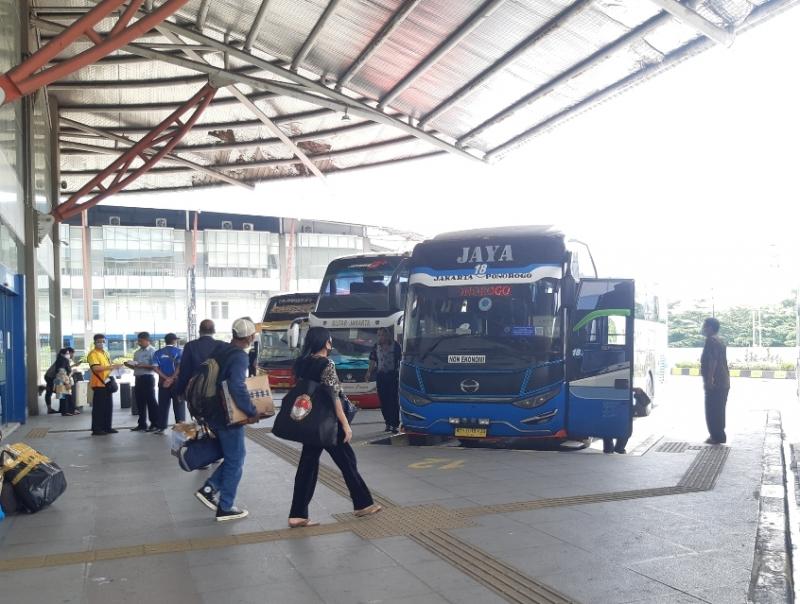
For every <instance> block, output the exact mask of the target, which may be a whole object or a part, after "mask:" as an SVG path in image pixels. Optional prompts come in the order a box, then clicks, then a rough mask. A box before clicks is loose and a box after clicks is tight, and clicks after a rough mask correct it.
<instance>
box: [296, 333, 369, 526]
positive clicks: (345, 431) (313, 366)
mask: <svg viewBox="0 0 800 604" xmlns="http://www.w3.org/2000/svg"><path fill="white" fill-rule="evenodd" d="M332 346H333V344H332V341H331V334H330V332H329V331H328V330H327V329H325V328H324V327H312V328H311V329H309V330H308V334H307V335H306V339H305V343H304V344H303V352H302V353H301V355H300V357H299V358H298V359H297V361H295V364H294V374H295V376H296V377H297V379H306V380H313V381H315V382H319V383H320V384H322V385H323V387H325V389H326V390H327V391H328V392H329V393H330V395H331V399H332V401H333V405H334V407H335V410H336V417H337V419H338V420H339V436H338V441H337V444H336V445H335V446H333V447H324V450H325V451H327V452H328V455H330V456H331V458H332V459H333V461H334V463H335V464H336V465H337V466H338V468H339V470H340V471H341V472H342V477H343V478H344V481H345V483H346V484H347V488H348V489H349V490H350V498H351V499H352V500H353V509H354V510H355V512H354V514H355V515H356V516H368V515H370V514H375V513H377V512H380V511H381V509H383V508H382V507H381V506H380V505H378V504H376V503H375V502H374V501H373V500H372V494H371V493H370V492H369V489H368V488H367V485H366V483H365V482H364V479H363V478H361V475H360V474H359V473H358V467H357V465H356V454H355V451H353V447H351V446H350V444H349V443H350V439H351V438H353V431H352V430H351V429H350V424H349V423H348V421H347V417H346V416H345V414H344V410H343V408H342V402H341V400H340V399H339V393H340V392H341V386H340V384H339V378H338V377H337V376H336V365H335V364H334V363H333V361H332V360H330V359H329V358H328V354H330V351H331V348H332ZM322 451H323V447H313V446H309V445H303V451H302V452H301V454H300V461H299V463H298V464H297V474H296V475H295V477H294V496H293V497H292V509H291V511H290V512H289V527H290V528H298V527H301V526H317V525H318V524H319V522H313V521H311V520H309V518H308V504H309V503H311V498H312V497H313V496H314V489H315V488H316V486H317V475H318V474H319V457H320V455H322Z"/></svg>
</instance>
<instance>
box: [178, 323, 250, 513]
mask: <svg viewBox="0 0 800 604" xmlns="http://www.w3.org/2000/svg"><path fill="white" fill-rule="evenodd" d="M232 331H233V338H232V339H231V343H230V344H225V343H224V342H222V343H221V344H222V346H221V347H219V348H217V350H215V352H214V353H213V354H212V355H210V356H212V357H214V358H216V359H217V360H218V361H219V363H220V375H219V383H220V384H221V383H222V382H225V381H227V383H228V391H229V392H230V394H231V396H232V397H233V400H234V401H235V402H236V406H237V407H239V409H240V410H241V411H242V412H244V413H245V415H247V416H248V418H250V419H249V422H248V423H255V422H257V421H258V411H257V410H256V408H255V406H254V405H253V403H252V402H251V401H250V395H249V394H248V392H247V385H246V383H245V380H246V379H247V366H248V364H249V363H248V358H247V352H245V351H246V350H247V349H248V348H249V347H250V346H252V344H253V340H255V337H256V326H255V323H253V321H252V320H251V319H250V317H242V318H241V319H236V320H235V321H234V322H233V329H232ZM201 339H202V338H201ZM187 348H188V345H187ZM185 358H186V355H185V351H184V359H185ZM181 372H183V365H181ZM207 420H208V425H209V427H210V428H211V431H212V432H213V433H214V435H215V436H216V437H217V438H218V439H219V444H220V446H221V447H222V454H223V458H224V460H223V462H222V464H221V465H220V466H219V467H218V468H217V469H216V470H215V471H214V473H213V474H212V475H211V477H210V478H209V479H208V480H207V481H206V483H205V484H204V485H203V486H202V487H201V488H200V489H199V490H198V491H197V492H196V493H195V496H196V497H197V499H199V500H200V502H201V503H202V504H203V505H205V506H206V507H208V508H209V509H211V510H216V512H217V517H216V520H217V522H226V521H228V520H239V519H240V518H245V517H247V514H248V512H247V510H245V509H240V508H237V507H236V506H234V505H233V504H234V501H235V499H236V490H237V489H238V488H239V481H240V480H241V479H242V468H243V466H244V456H245V447H244V426H229V425H228V424H227V421H226V418H225V417H224V414H223V411H222V405H219V406H218V408H217V412H216V413H215V414H213V415H212V416H210V417H208V418H207Z"/></svg>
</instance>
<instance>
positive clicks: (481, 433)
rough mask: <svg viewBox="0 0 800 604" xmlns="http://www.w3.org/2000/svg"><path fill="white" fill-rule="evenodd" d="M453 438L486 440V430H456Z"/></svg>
mask: <svg viewBox="0 0 800 604" xmlns="http://www.w3.org/2000/svg"><path fill="white" fill-rule="evenodd" d="M455 436H456V437H458V436H464V437H466V438H486V428H456V433H455Z"/></svg>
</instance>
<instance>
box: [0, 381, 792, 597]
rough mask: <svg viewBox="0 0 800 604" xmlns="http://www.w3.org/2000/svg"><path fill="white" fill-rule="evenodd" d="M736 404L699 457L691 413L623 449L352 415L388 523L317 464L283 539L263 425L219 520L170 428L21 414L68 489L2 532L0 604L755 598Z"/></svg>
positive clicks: (747, 425)
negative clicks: (100, 432)
mask: <svg viewBox="0 0 800 604" xmlns="http://www.w3.org/2000/svg"><path fill="white" fill-rule="evenodd" d="M681 379H683V378H681ZM729 406H731V407H733V406H737V408H738V410H737V413H736V414H735V415H733V416H732V417H730V420H729V445H728V446H724V447H722V446H707V445H705V444H703V442H702V438H704V437H705V435H704V432H703V429H702V426H703V419H702V404H700V405H697V404H696V401H694V403H693V404H691V405H690V404H689V403H688V401H675V402H674V404H673V409H672V411H673V412H674V413H673V415H672V416H671V417H675V416H676V415H675V413H677V415H682V416H683V421H681V422H679V424H678V425H676V424H674V423H673V424H670V423H669V422H662V423H660V424H659V423H655V422H652V421H650V419H651V418H644V419H645V420H648V421H650V423H647V422H640V421H639V420H637V422H636V424H635V432H634V437H633V438H632V440H631V442H630V444H629V447H628V451H629V454H628V455H616V454H615V455H604V454H603V453H602V451H600V450H599V449H598V447H597V445H594V446H592V447H590V448H587V449H584V450H580V451H571V452H564V451H512V450H492V449H488V450H487V449H472V448H470V449H465V448H461V447H454V446H431V447H411V446H402V445H396V446H386V445H378V444H370V442H372V441H376V440H378V439H380V438H382V437H383V436H384V435H383V432H382V431H381V429H382V428H383V423H382V421H380V414H379V412H377V411H362V412H361V413H359V415H358V417H357V420H356V426H355V430H354V432H355V440H356V443H357V444H356V452H357V455H358V460H359V466H360V468H361V471H362V474H363V475H364V478H365V480H366V481H367V483H368V485H369V486H370V488H371V489H372V490H373V493H374V495H375V496H376V499H377V500H378V501H380V502H382V503H383V504H384V506H385V507H386V510H385V511H384V512H382V513H381V514H378V515H376V516H374V517H370V518H365V519H362V518H355V517H353V515H352V506H351V503H350V501H349V499H348V498H347V497H346V490H345V489H344V487H343V484H342V481H341V476H340V475H339V473H338V472H337V471H336V470H335V468H331V467H330V466H332V463H331V461H330V459H327V457H326V456H323V463H327V464H328V466H329V467H327V468H323V470H322V471H321V473H320V484H319V485H318V488H317V492H316V495H315V497H314V501H313V502H312V506H311V514H312V517H313V518H314V519H316V520H319V521H321V522H322V525H321V526H319V527H315V528H307V529H292V530H290V529H288V528H286V520H287V515H288V509H289V504H290V500H291V493H292V484H293V478H294V461H295V460H296V459H297V456H298V450H297V448H296V447H295V446H294V444H293V443H287V442H285V441H280V440H278V439H276V438H275V437H273V436H272V435H271V434H270V431H269V422H262V423H261V424H258V425H256V426H254V427H253V428H252V429H248V441H247V460H246V463H245V469H244V478H243V480H242V484H241V487H240V490H239V497H238V503H239V504H240V505H242V506H244V507H246V508H247V509H248V510H249V511H250V516H249V517H248V518H247V519H245V520H242V521H238V522H234V523H226V524H219V523H215V522H214V517H213V513H212V512H211V511H209V510H208V509H207V508H205V507H204V506H203V505H201V504H200V503H199V502H198V501H197V500H196V499H195V498H194V491H195V490H196V489H197V488H199V486H200V485H201V484H202V483H203V481H204V479H205V476H206V475H207V474H206V473H205V472H202V471H200V472H194V473H186V472H183V471H181V470H180V469H179V468H178V465H177V462H176V460H175V458H174V457H173V456H171V455H170V453H169V436H168V435H165V436H159V435H155V434H141V433H135V432H130V431H129V430H125V429H124V428H125V427H126V426H127V427H132V426H133V425H134V424H135V421H134V418H132V417H131V415H130V413H129V411H128V410H119V409H118V410H116V412H115V419H114V424H115V427H117V428H118V429H120V433H119V434H115V435H108V436H102V437H93V436H91V435H90V433H89V430H88V427H89V423H90V417H89V414H88V413H84V414H83V415H80V416H76V417H66V418H64V417H61V416H49V417H48V416H44V417H36V418H32V419H31V420H30V421H29V422H28V424H26V425H24V426H21V427H20V428H19V429H18V430H17V431H16V432H14V433H13V434H12V435H11V436H10V437H8V438H7V441H8V442H20V441H23V442H27V443H28V444H30V445H32V446H33V447H35V448H37V449H39V450H40V451H42V452H43V453H45V454H47V455H48V456H50V457H51V458H52V459H54V460H55V461H57V462H58V463H59V464H60V465H61V467H62V468H63V469H64V471H65V472H66V474H67V480H68V483H69V486H68V489H67V491H66V493H65V494H64V495H63V496H62V497H61V498H60V499H59V500H58V501H57V502H56V503H55V504H54V505H53V506H51V507H50V508H48V509H46V510H44V511H42V512H40V513H38V514H35V515H18V516H13V517H9V518H6V520H4V521H2V522H0V600H2V601H3V602H6V601H8V602H14V603H29V602H30V603H36V604H39V603H50V602H53V603H66V602H80V603H84V602H85V603H95V602H98V603H99V602H103V603H109V602H114V603H117V602H137V603H142V602H170V603H172V604H176V603H183V602H186V603H193V602H208V603H219V602H226V603H227V602H241V603H246V602H259V603H264V602H268V603H275V604H284V603H285V604H293V603H298V604H308V603H322V602H324V603H342V604H353V603H362V602H363V603H387V604H401V603H402V604H414V603H420V604H436V603H444V602H452V603H473V602H474V603H494V602H518V603H527V602H600V603H603V602H609V603H616V602H620V603H624V602H641V603H645V602H647V603H665V604H666V603H673V602H677V603H683V602H712V603H741V602H747V601H748V598H749V594H752V593H756V592H754V586H755V584H756V583H757V581H758V572H759V568H760V564H759V557H760V556H761V555H762V554H763V552H758V554H757V552H756V544H757V541H758V535H759V526H760V524H759V520H760V517H761V514H760V510H761V508H762V503H763V496H764V495H763V494H762V489H761V484H762V480H763V477H764V465H763V462H764V451H765V443H766V440H767V436H768V434H769V433H770V431H771V430H772V431H773V432H774V421H775V418H776V417H778V416H777V415H776V414H775V413H773V414H772V415H771V418H772V423H770V422H769V421H768V419H769V417H770V414H769V413H768V411H767V410H766V409H765V408H764V405H763V404H750V402H749V401H747V400H744V397H742V398H737V394H736V392H735V391H733V392H732V394H731V401H730V402H729ZM658 413H659V408H656V410H655V411H654V412H653V416H651V417H653V418H655V417H656V416H657V414H658ZM651 426H663V427H664V429H663V431H661V432H658V431H656V432H653V431H652V430H651ZM681 426H683V428H682V427H681ZM770 426H772V428H771V427H770ZM754 569H755V571H756V572H755V573H754ZM775 601H781V600H775Z"/></svg>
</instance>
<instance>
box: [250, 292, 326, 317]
mask: <svg viewBox="0 0 800 604" xmlns="http://www.w3.org/2000/svg"><path fill="white" fill-rule="evenodd" d="M318 296H319V293H318V292H298V293H291V294H288V293H287V294H274V295H272V296H270V297H269V300H267V307H266V308H265V309H264V316H263V318H262V319H261V321H262V322H269V323H274V322H275V321H292V320H293V319H296V318H299V317H302V316H305V315H308V313H309V312H311V311H312V310H313V309H314V307H315V306H316V304H317V297H318Z"/></svg>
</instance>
